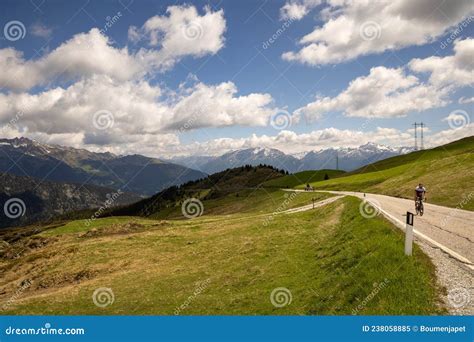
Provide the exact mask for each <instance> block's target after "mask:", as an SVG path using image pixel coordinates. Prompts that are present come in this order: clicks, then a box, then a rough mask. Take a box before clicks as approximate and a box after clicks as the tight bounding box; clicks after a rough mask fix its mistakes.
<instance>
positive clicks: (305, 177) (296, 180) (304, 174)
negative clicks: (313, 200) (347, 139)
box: [263, 169, 345, 188]
mask: <svg viewBox="0 0 474 342" xmlns="http://www.w3.org/2000/svg"><path fill="white" fill-rule="evenodd" d="M344 174H345V171H341V170H330V169H327V170H315V171H301V172H297V173H293V174H291V175H286V176H283V177H279V178H276V179H272V180H269V181H266V182H265V183H263V186H265V187H269V188H293V187H295V186H297V185H300V184H306V183H310V182H318V181H322V180H324V177H325V176H326V175H327V176H328V177H329V179H332V178H336V177H341V176H343V175H344Z"/></svg>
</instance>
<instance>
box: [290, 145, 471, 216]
mask: <svg viewBox="0 0 474 342" xmlns="http://www.w3.org/2000/svg"><path fill="white" fill-rule="evenodd" d="M420 182H422V183H423V184H424V185H425V187H426V188H427V190H428V194H427V198H428V202H431V203H435V204H439V205H444V206H449V207H459V208H462V209H466V210H474V201H472V194H473V193H474V137H468V138H465V139H461V140H458V141H455V142H453V143H450V144H447V145H444V146H440V147H437V148H434V149H429V150H424V151H418V152H413V153H410V154H407V155H403V156H396V157H392V158H389V159H386V160H382V161H379V162H377V163H374V164H370V165H368V166H366V167H364V168H362V169H359V170H356V171H353V172H350V173H347V174H346V175H345V176H343V177H338V178H335V179H330V180H327V181H317V182H311V185H312V186H314V187H315V188H317V189H331V190H350V191H364V192H374V193H380V194H386V195H390V196H397V197H405V198H413V190H414V189H415V187H416V185H417V184H418V183H420ZM304 184H305V183H301V184H300V185H299V186H297V187H299V188H302V187H304Z"/></svg>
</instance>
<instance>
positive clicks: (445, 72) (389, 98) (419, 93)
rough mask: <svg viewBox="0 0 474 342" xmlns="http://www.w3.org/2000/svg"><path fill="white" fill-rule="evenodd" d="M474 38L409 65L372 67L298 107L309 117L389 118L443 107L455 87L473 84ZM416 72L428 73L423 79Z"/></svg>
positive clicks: (415, 60) (298, 111)
mask: <svg viewBox="0 0 474 342" xmlns="http://www.w3.org/2000/svg"><path fill="white" fill-rule="evenodd" d="M473 55H474V39H465V40H460V41H456V42H455V45H454V54H453V55H451V56H446V57H428V58H425V59H413V60H411V61H410V62H409V63H408V65H407V67H404V68H403V67H401V68H386V67H383V66H379V67H374V68H372V69H370V72H369V75H367V76H361V77H358V78H356V79H354V80H353V81H351V83H350V84H349V86H348V87H347V88H346V89H345V90H344V91H342V92H341V93H340V94H339V95H337V96H335V97H319V98H317V99H316V101H314V102H311V103H309V104H307V105H306V106H304V107H302V108H299V109H297V110H296V111H295V114H298V115H305V116H306V118H308V119H309V120H316V119H318V118H320V117H321V116H322V115H323V114H324V113H328V112H343V113H344V115H346V116H349V117H377V118H390V117H400V116H406V115H407V114H408V113H410V112H422V111H425V110H428V109H431V108H437V107H442V106H444V105H446V104H448V103H449V102H450V100H449V95H451V94H452V92H453V91H454V90H456V89H459V88H461V87H465V86H471V85H473V84H474V71H473V69H474V68H473V66H474V65H473V63H474V62H473V60H472V56H473ZM410 71H411V72H414V73H417V74H428V75H429V78H428V81H427V82H422V81H421V80H420V79H419V78H418V77H417V76H415V75H413V74H410V73H409V72H410Z"/></svg>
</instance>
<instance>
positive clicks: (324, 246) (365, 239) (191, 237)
mask: <svg viewBox="0 0 474 342" xmlns="http://www.w3.org/2000/svg"><path fill="white" fill-rule="evenodd" d="M247 191H248V190H245V191H242V192H241V193H239V196H236V195H234V196H227V197H223V198H221V199H215V200H209V201H204V203H203V204H204V215H203V216H201V217H198V218H195V219H189V220H188V219H183V217H178V216H179V213H178V208H173V209H172V210H170V211H169V212H168V213H166V214H160V215H163V217H159V218H158V217H157V218H137V217H110V218H102V219H97V220H95V221H93V223H91V224H90V225H88V226H87V225H85V224H84V221H83V220H81V221H72V222H69V223H66V224H64V225H62V226H61V225H60V226H58V227H51V228H50V229H46V230H44V231H42V232H40V233H38V234H37V235H32V236H29V237H26V238H25V239H36V240H39V241H41V244H42V246H40V247H36V248H31V249H27V250H26V251H23V252H21V253H20V254H19V257H17V258H12V259H8V258H1V259H0V270H1V272H2V274H3V276H2V278H1V280H0V293H1V294H0V300H1V302H5V301H6V300H8V298H11V297H12V295H14V294H15V293H16V292H17V291H18V286H19V284H21V283H22V281H23V282H24V281H25V280H28V281H31V286H29V287H28V288H26V289H24V291H23V292H21V294H20V295H18V296H17V297H16V300H15V301H13V303H11V305H9V306H8V307H6V308H5V307H4V308H3V311H2V312H3V313H4V314H35V315H36V314H52V315H56V314H69V315H78V314H87V315H112V314H117V315H150V314H154V315H155V314H157V315H173V314H179V315H215V314H224V315H254V314H263V315H333V314H337V315H342V314H349V315H350V314H363V315H367V314H382V315H389V314H390V315H397V314H410V315H415V314H437V313H443V312H444V309H443V308H442V307H440V306H439V301H438V298H439V293H440V291H441V289H439V288H437V287H436V285H435V284H436V281H435V274H434V267H433V265H432V264H431V262H430V260H429V259H428V257H427V256H426V255H424V254H423V253H422V252H421V250H420V249H419V248H418V247H416V246H415V249H414V255H413V257H411V258H408V257H406V256H405V255H404V254H403V235H402V233H401V232H400V231H399V230H397V229H396V228H395V227H393V226H392V225H391V224H390V223H389V222H388V221H386V220H385V219H383V218H381V217H375V218H372V219H368V218H365V217H363V216H362V215H361V214H360V212H359V203H360V202H359V200H358V199H356V198H353V197H345V198H342V199H339V200H337V201H335V202H333V203H331V204H329V205H327V206H325V207H320V208H317V209H313V210H309V211H305V212H299V213H294V214H284V213H280V214H276V213H277V212H281V211H283V210H286V209H289V208H292V207H298V206H301V205H305V204H309V203H311V197H314V196H320V197H318V200H320V199H323V198H327V197H329V196H330V195H329V194H306V193H297V194H296V195H295V196H292V195H291V194H292V193H288V192H283V191H280V190H276V189H273V190H272V189H260V190H254V191H252V192H251V193H248V192H247ZM293 194H294V193H293ZM245 195H246V196H245ZM310 196H311V197H310ZM164 216H166V218H164ZM270 217H271V219H269V218H270ZM36 240H35V241H36ZM26 245H28V244H26ZM101 288H107V289H110V291H112V292H113V302H111V303H109V305H107V306H105V307H98V306H97V305H95V304H94V301H93V294H94V291H96V290H97V289H101ZM279 288H284V289H285V291H288V292H287V297H286V298H287V300H286V302H285V304H286V305H284V306H282V307H277V306H275V305H273V304H272V301H271V294H272V292H273V291H274V290H275V289H279ZM109 298H110V297H109ZM288 298H291V301H290V300H289V299H288ZM407 298H408V300H406V299H407Z"/></svg>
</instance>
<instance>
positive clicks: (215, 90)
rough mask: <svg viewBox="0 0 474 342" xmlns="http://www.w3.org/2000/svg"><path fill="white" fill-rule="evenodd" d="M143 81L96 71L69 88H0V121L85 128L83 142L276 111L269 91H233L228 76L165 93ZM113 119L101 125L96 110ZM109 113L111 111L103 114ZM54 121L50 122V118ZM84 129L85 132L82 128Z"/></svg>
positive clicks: (52, 129)
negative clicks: (7, 90)
mask: <svg viewBox="0 0 474 342" xmlns="http://www.w3.org/2000/svg"><path fill="white" fill-rule="evenodd" d="M168 93H169V90H167V89H165V90H162V89H160V88H159V87H158V86H153V85H150V84H149V83H148V82H146V81H143V80H142V81H117V80H116V79H114V78H111V77H109V76H105V75H95V76H92V77H90V78H87V79H84V80H81V81H78V82H76V83H74V84H72V85H70V86H69V87H67V88H61V87H56V88H53V89H50V90H46V91H43V92H41V93H38V94H27V93H10V94H1V93H0V124H6V123H8V121H9V120H11V118H12V117H14V115H15V113H22V115H21V120H19V121H18V123H17V125H18V126H19V127H20V128H21V130H23V131H28V132H30V133H36V132H37V133H50V134H69V133H84V134H85V135H84V143H86V144H88V143H92V144H97V145H101V144H110V143H120V142H122V141H123V139H124V137H128V136H130V135H134V134H136V135H139V134H151V135H152V134H158V135H159V134H164V133H167V132H170V131H172V130H178V131H179V130H190V129H197V128H203V127H222V126H231V125H244V126H255V125H260V126H264V125H266V124H267V123H268V121H269V118H270V116H271V115H272V114H273V113H274V111H275V110H274V109H273V108H272V107H271V105H272V101H273V100H272V97H271V96H270V95H268V94H248V95H241V96H237V88H236V86H235V85H234V84H233V83H232V82H224V83H221V84H217V85H206V84H203V83H200V82H198V83H196V84H195V85H194V86H192V87H187V88H182V89H180V91H179V93H173V94H168ZM98 112H105V114H104V120H112V121H113V125H110V126H108V127H106V128H107V129H100V128H101V127H97V126H100V123H99V122H98V119H97V115H98V114H96V113H98ZM107 113H110V114H108V115H109V116H110V117H112V118H110V117H107ZM52 122H54V125H51V123H52ZM86 132H87V133H86Z"/></svg>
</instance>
